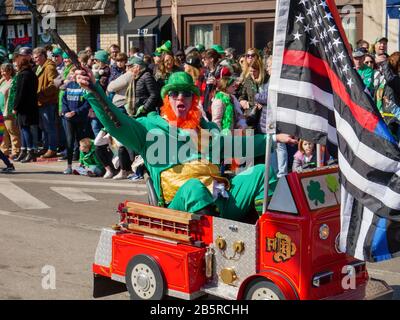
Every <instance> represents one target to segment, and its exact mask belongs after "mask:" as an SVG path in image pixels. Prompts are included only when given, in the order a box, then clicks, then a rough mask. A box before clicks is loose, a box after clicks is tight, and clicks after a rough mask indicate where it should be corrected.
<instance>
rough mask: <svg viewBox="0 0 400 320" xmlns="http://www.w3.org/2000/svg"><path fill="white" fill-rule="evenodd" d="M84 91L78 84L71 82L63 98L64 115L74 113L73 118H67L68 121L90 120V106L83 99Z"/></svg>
mask: <svg viewBox="0 0 400 320" xmlns="http://www.w3.org/2000/svg"><path fill="white" fill-rule="evenodd" d="M83 94H84V92H83V90H82V88H81V87H80V86H79V84H78V83H77V82H70V83H69V84H68V85H67V87H66V89H65V92H64V95H63V97H62V114H63V115H65V114H66V113H68V112H72V111H74V112H75V113H76V114H75V116H73V117H72V118H65V119H66V120H67V121H77V122H84V121H85V120H86V119H87V118H88V112H89V108H90V105H89V103H88V102H87V101H86V99H85V98H84V97H83Z"/></svg>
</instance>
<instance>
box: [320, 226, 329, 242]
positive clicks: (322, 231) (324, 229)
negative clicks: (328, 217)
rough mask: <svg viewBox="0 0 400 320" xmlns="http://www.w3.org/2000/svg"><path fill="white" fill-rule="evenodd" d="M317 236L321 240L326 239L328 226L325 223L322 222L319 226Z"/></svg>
mask: <svg viewBox="0 0 400 320" xmlns="http://www.w3.org/2000/svg"><path fill="white" fill-rule="evenodd" d="M319 237H320V239H321V240H326V239H328V237H329V227H328V225H327V224H323V225H322V226H321V227H320V228H319Z"/></svg>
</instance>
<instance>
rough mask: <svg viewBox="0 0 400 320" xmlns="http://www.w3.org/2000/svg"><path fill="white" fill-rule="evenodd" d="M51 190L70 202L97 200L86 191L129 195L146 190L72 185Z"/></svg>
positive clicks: (139, 193)
mask: <svg viewBox="0 0 400 320" xmlns="http://www.w3.org/2000/svg"><path fill="white" fill-rule="evenodd" d="M50 189H51V190H53V191H54V192H57V193H58V194H60V195H61V196H63V197H65V198H67V199H69V200H71V201H72V202H87V201H97V199H95V198H93V197H92V196H90V195H88V194H87V193H98V194H116V195H131V196H144V195H146V194H147V192H146V191H134V190H108V189H90V188H72V187H50Z"/></svg>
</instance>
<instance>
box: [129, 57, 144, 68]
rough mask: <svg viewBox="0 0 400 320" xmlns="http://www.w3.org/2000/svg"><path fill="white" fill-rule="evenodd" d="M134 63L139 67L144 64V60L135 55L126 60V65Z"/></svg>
mask: <svg viewBox="0 0 400 320" xmlns="http://www.w3.org/2000/svg"><path fill="white" fill-rule="evenodd" d="M135 64H137V65H139V66H141V67H144V66H146V64H145V63H144V61H143V60H142V59H140V58H138V57H135V56H133V57H131V58H129V60H128V62H127V63H126V65H127V66H133V65H135Z"/></svg>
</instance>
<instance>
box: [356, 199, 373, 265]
mask: <svg viewBox="0 0 400 320" xmlns="http://www.w3.org/2000/svg"><path fill="white" fill-rule="evenodd" d="M360 208H361V209H362V210H363V212H362V215H360V216H359V217H358V219H360V217H361V218H362V222H361V224H359V225H360V228H359V233H358V239H357V238H356V239H357V244H356V247H355V248H354V249H355V250H354V257H356V258H357V259H361V260H364V259H365V254H364V244H365V239H366V237H367V235H368V231H369V229H370V226H371V223H372V220H373V218H374V214H373V212H372V211H371V210H369V209H368V208H365V207H362V206H360Z"/></svg>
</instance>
